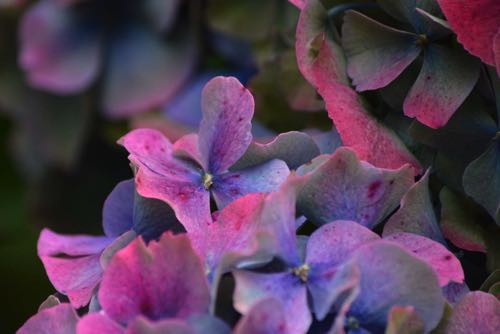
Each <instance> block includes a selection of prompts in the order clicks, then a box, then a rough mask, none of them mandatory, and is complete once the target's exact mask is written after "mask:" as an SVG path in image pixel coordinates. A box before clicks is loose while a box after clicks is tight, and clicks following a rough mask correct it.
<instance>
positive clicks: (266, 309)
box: [234, 298, 290, 334]
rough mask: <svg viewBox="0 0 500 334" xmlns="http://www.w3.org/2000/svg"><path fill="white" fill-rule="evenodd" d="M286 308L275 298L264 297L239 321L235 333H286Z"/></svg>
mask: <svg viewBox="0 0 500 334" xmlns="http://www.w3.org/2000/svg"><path fill="white" fill-rule="evenodd" d="M286 333H290V329H287V322H286V317H285V310H284V309H283V305H281V303H280V301H278V300H277V299H274V298H269V299H263V300H261V301H260V302H258V303H256V304H255V305H254V306H253V307H252V308H251V309H250V311H249V312H248V313H247V314H246V315H245V316H244V317H242V318H241V319H240V321H238V324H237V325H236V328H235V330H234V334H286Z"/></svg>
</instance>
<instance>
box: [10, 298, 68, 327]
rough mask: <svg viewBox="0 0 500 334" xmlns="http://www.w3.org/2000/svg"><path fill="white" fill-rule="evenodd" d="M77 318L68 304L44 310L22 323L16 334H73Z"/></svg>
mask: <svg viewBox="0 0 500 334" xmlns="http://www.w3.org/2000/svg"><path fill="white" fill-rule="evenodd" d="M77 321H78V316H77V315H76V312H75V310H74V309H73V308H72V307H71V305H70V304H60V305H56V306H54V307H51V308H48V309H44V310H42V311H40V312H38V313H37V314H35V315H34V316H32V317H31V318H29V319H28V321H26V322H25V323H24V325H23V326H22V327H21V328H19V329H18V331H17V332H16V333H17V334H75V333H76V322H77Z"/></svg>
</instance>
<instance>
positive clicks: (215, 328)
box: [187, 314, 231, 334]
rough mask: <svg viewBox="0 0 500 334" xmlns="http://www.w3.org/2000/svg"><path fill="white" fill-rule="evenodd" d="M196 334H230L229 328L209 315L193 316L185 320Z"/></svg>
mask: <svg viewBox="0 0 500 334" xmlns="http://www.w3.org/2000/svg"><path fill="white" fill-rule="evenodd" d="M187 322H188V323H189V324H190V325H191V326H192V327H193V329H194V330H195V332H196V333H197V334H230V333H231V328H229V326H228V325H227V324H226V323H225V322H224V321H223V320H221V319H219V318H216V317H214V316H212V315H209V314H195V315H193V316H191V317H189V319H188V320H187Z"/></svg>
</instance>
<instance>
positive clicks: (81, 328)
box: [76, 313, 125, 334]
mask: <svg viewBox="0 0 500 334" xmlns="http://www.w3.org/2000/svg"><path fill="white" fill-rule="evenodd" d="M76 329H77V333H78V334H96V333H106V334H124V333H125V329H124V328H123V327H121V326H120V325H119V324H118V323H116V322H115V321H113V320H111V319H110V318H108V317H107V316H106V315H104V314H102V313H89V314H87V315H86V316H84V317H83V318H81V319H80V321H78V324H77V327H76Z"/></svg>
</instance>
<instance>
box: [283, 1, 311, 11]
mask: <svg viewBox="0 0 500 334" xmlns="http://www.w3.org/2000/svg"><path fill="white" fill-rule="evenodd" d="M288 1H289V2H290V3H291V4H293V5H295V7H297V8H298V9H301V10H302V9H304V7H305V5H306V2H307V0H288Z"/></svg>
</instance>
